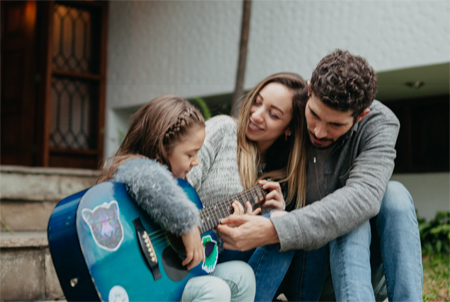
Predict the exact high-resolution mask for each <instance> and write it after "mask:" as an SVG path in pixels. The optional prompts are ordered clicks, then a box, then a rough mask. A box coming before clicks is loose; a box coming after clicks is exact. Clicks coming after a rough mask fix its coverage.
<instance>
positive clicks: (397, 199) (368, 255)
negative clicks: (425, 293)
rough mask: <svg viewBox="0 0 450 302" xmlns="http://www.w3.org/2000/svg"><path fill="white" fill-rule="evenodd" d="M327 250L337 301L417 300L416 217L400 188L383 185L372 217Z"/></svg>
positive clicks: (420, 280) (418, 249)
mask: <svg viewBox="0 0 450 302" xmlns="http://www.w3.org/2000/svg"><path fill="white" fill-rule="evenodd" d="M329 246H330V267H331V275H332V280H333V287H334V291H335V294H336V300H337V301H363V300H364V301H375V300H378V301H380V300H381V301H382V300H384V299H385V298H386V294H387V297H388V298H389V301H422V284H423V269H422V255H421V247H420V237H419V230H418V224H417V218H416V213H415V210H414V204H413V201H412V198H411V195H410V194H409V192H408V191H407V190H406V188H405V187H404V186H403V185H402V184H401V183H399V182H395V181H391V182H389V183H388V188H387V190H386V193H385V196H384V198H383V202H382V204H381V209H380V212H379V214H378V215H377V216H376V217H374V218H373V219H371V220H370V221H366V222H365V223H363V224H362V225H361V226H359V227H358V228H357V229H355V230H353V231H352V232H350V233H349V234H347V235H344V236H342V237H339V238H337V239H336V240H333V241H331V242H330V243H329ZM383 264H384V265H383ZM383 269H384V270H383ZM383 272H384V274H383ZM384 278H385V280H383V279H384ZM371 281H372V282H371ZM371 283H372V284H371ZM383 283H386V285H387V293H386V290H385V288H384V286H383ZM325 291H326V288H324V293H323V294H325ZM323 298H324V299H325V300H330V299H329V298H330V296H329V297H323Z"/></svg>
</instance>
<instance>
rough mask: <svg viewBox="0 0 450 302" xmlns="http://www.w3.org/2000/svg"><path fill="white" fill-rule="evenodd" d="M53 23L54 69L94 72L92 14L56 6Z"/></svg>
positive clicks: (79, 9)
mask: <svg viewBox="0 0 450 302" xmlns="http://www.w3.org/2000/svg"><path fill="white" fill-rule="evenodd" d="M53 22H54V26H53V28H54V30H53V41H54V42H53V43H54V44H53V68H54V69H60V70H69V71H77V72H92V69H93V66H92V65H93V64H92V61H93V60H92V51H91V48H92V44H93V43H92V42H93V41H92V38H91V36H92V16H91V12H89V11H88V10H84V9H81V8H74V7H70V6H65V5H61V4H55V11H54V15H53Z"/></svg>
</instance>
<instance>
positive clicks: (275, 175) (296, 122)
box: [237, 72, 308, 208]
mask: <svg viewBox="0 0 450 302" xmlns="http://www.w3.org/2000/svg"><path fill="white" fill-rule="evenodd" d="M270 83H280V84H282V85H284V86H286V87H287V88H289V89H290V90H291V91H292V92H293V98H292V120H291V122H290V124H289V128H290V130H291V135H290V136H287V137H286V139H285V136H284V135H282V136H281V137H279V138H278V139H277V140H276V141H275V142H274V143H273V144H272V146H271V147H270V148H269V149H268V150H267V154H266V157H265V158H266V168H265V170H266V171H268V172H267V173H264V174H263V175H262V176H261V177H260V178H259V179H262V178H269V177H270V178H271V179H272V180H276V181H278V182H280V183H287V187H288V192H287V198H286V204H289V203H290V202H292V200H293V199H294V197H295V196H297V197H296V201H295V203H296V205H295V207H296V208H300V207H303V206H304V205H305V194H306V164H307V158H308V157H307V153H306V152H307V149H306V140H307V136H306V135H307V132H306V126H305V103H306V100H307V86H306V83H305V81H304V80H303V78H302V77H301V76H300V75H298V74H295V73H289V72H281V73H276V74H273V75H271V76H269V77H267V78H265V79H264V80H262V81H261V82H260V83H259V84H258V85H256V87H255V88H253V89H252V90H251V91H250V92H249V93H248V94H247V95H246V97H245V98H244V100H243V102H242V106H241V110H240V111H239V118H238V148H237V158H238V165H239V174H240V177H241V183H242V186H243V187H244V189H249V188H251V187H252V186H254V185H255V184H256V183H257V181H258V180H259V179H258V176H257V171H258V166H259V164H260V154H259V151H258V147H257V145H256V143H255V142H253V141H251V140H249V139H248V138H247V136H246V135H245V133H246V130H247V127H248V122H249V118H250V107H251V106H252V104H253V102H254V100H255V99H256V97H257V96H258V95H259V93H260V91H261V90H262V89H263V88H264V87H265V86H266V85H268V84H270Z"/></svg>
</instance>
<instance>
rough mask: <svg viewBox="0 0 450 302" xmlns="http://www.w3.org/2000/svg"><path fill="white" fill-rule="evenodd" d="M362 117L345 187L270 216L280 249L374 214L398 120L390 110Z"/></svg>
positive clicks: (333, 233) (314, 243)
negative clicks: (284, 213) (354, 156)
mask: <svg viewBox="0 0 450 302" xmlns="http://www.w3.org/2000/svg"><path fill="white" fill-rule="evenodd" d="M377 106H383V105H381V104H378V105H377ZM367 118H369V119H368V120H367V121H365V123H362V125H359V126H361V127H362V128H361V129H360V131H362V132H360V133H361V137H360V141H359V143H358V145H357V150H355V152H358V155H357V157H356V159H355V160H354V162H353V165H352V167H351V169H350V170H349V172H348V173H349V174H348V179H347V181H346V183H345V186H343V187H342V188H340V189H338V190H336V191H335V192H334V193H332V194H330V195H328V196H326V197H325V198H323V199H322V200H320V201H318V202H315V203H313V204H311V205H309V206H307V207H305V208H302V209H298V210H295V211H292V212H291V213H289V214H287V215H285V216H283V217H276V218H273V219H272V222H273V224H274V227H275V229H276V231H277V234H278V237H279V240H280V250H281V251H285V250H290V249H305V250H311V249H316V248H319V247H321V246H323V245H325V244H326V243H327V242H329V241H331V240H333V239H335V238H337V237H339V236H342V235H344V234H347V233H348V232H350V231H351V230H353V229H354V228H356V227H357V226H359V225H361V224H362V223H363V222H365V221H367V220H368V219H370V218H372V217H373V216H375V215H377V214H378V212H379V209H380V205H381V200H382V198H383V196H384V192H385V190H386V185H387V182H388V181H389V179H390V177H391V175H392V171H393V168H394V159H395V155H396V152H395V148H394V147H395V142H396V139H397V134H398V130H399V123H398V120H397V119H396V117H395V116H394V115H393V113H392V112H390V111H389V112H387V115H386V114H381V113H380V114H378V115H374V116H371V117H369V116H368V117H367Z"/></svg>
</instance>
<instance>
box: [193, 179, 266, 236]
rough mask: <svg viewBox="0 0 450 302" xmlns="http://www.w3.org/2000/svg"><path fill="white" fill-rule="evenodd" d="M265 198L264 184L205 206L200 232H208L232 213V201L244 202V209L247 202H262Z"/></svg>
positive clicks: (201, 215) (201, 217) (201, 211)
mask: <svg viewBox="0 0 450 302" xmlns="http://www.w3.org/2000/svg"><path fill="white" fill-rule="evenodd" d="M264 199H265V193H264V190H263V188H262V186H255V187H253V188H251V189H248V190H246V191H244V192H241V193H238V194H236V195H233V196H231V197H228V198H227V199H224V200H222V201H219V202H218V203H216V204H214V205H211V206H208V207H205V208H203V209H202V210H200V219H201V221H202V226H201V228H200V234H203V233H204V232H207V231H209V230H211V229H213V228H214V227H216V226H217V225H219V223H220V220H221V219H222V218H226V217H228V216H230V215H231V211H232V207H231V205H232V203H233V202H234V201H235V200H237V201H238V202H240V203H241V204H242V206H243V207H244V209H245V208H246V206H245V203H246V202H247V201H249V202H250V203H251V205H252V206H253V205H254V204H256V203H258V202H261V201H263V200H264Z"/></svg>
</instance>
